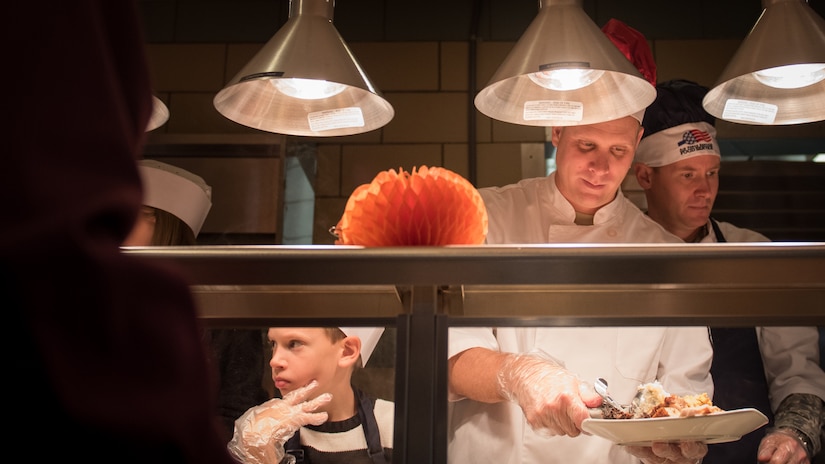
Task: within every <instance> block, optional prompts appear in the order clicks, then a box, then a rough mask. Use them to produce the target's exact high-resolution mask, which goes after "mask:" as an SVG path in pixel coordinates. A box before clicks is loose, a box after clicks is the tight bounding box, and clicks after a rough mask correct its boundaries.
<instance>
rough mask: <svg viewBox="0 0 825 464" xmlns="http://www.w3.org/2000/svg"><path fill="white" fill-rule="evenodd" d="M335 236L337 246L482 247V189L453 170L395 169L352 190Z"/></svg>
mask: <svg viewBox="0 0 825 464" xmlns="http://www.w3.org/2000/svg"><path fill="white" fill-rule="evenodd" d="M335 234H336V235H337V237H338V239H337V240H336V241H335V244H336V245H360V246H367V247H380V246H385V247H390V246H416V245H418V246H442V245H480V244H482V243H484V238H485V237H486V236H487V209H486V208H485V207H484V202H483V200H482V199H481V195H479V193H478V190H476V189H475V187H473V185H472V184H471V183H470V182H469V181H467V180H466V179H465V178H463V177H461V176H460V175H458V174H456V173H454V172H453V171H450V170H449V169H444V168H439V167H430V168H428V167H427V166H421V167H419V168H418V169H416V168H413V170H412V172H405V171H404V170H403V169H401V168H399V169H398V172H396V171H395V169H390V170H388V171H383V172H380V173H378V175H377V176H375V178H374V179H373V180H372V182H370V183H369V184H364V185H361V186H359V187H358V188H356V189H355V191H353V192H352V195H350V197H349V200H347V205H346V208H345V209H344V214H343V216H342V217H341V220H340V221H339V222H338V225H336V226H335Z"/></svg>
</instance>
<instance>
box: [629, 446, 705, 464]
mask: <svg viewBox="0 0 825 464" xmlns="http://www.w3.org/2000/svg"><path fill="white" fill-rule="evenodd" d="M625 450H626V451H627V452H628V453H630V454H632V455H633V456H636V457H637V458H639V459H641V460H642V462H643V463H644V464H665V463H668V464H669V463H673V464H699V463H701V462H702V458H703V457H705V455H706V454H708V445H706V444H704V443H702V442H699V441H686V442H682V443H656V442H654V443H653V446H626V447H625Z"/></svg>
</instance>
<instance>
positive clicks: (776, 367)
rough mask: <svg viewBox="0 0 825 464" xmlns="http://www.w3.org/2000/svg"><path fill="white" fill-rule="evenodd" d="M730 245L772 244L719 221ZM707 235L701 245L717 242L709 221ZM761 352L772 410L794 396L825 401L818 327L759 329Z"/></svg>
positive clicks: (718, 223) (758, 235)
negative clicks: (812, 397)
mask: <svg viewBox="0 0 825 464" xmlns="http://www.w3.org/2000/svg"><path fill="white" fill-rule="evenodd" d="M717 225H718V226H719V230H720V231H722V235H724V236H725V240H726V241H727V242H769V241H770V239H768V238H767V237H765V236H764V235H762V234H760V233H759V232H756V231H753V230H750V229H743V228H741V227H736V226H734V225H733V224H730V223H727V222H719V221H717ZM707 227H708V235H706V236H705V237H704V238H703V239H702V241H701V242H700V243H716V242H717V240H716V235H715V234H714V233H713V227H711V225H710V222H708V226H707ZM756 336H757V339H758V340H759V351H760V352H761V354H762V364H763V365H764V367H765V379H766V380H767V382H768V392H769V394H770V400H771V409H773V411H776V408H778V407H779V404H780V403H781V402H782V400H784V399H785V398H787V397H788V395H790V394H791V393H809V394H812V395H816V396H818V397H820V398H822V400H823V401H825V371H823V370H822V368H821V367H820V364H819V331H818V330H817V328H816V327H813V326H811V327H757V328H756Z"/></svg>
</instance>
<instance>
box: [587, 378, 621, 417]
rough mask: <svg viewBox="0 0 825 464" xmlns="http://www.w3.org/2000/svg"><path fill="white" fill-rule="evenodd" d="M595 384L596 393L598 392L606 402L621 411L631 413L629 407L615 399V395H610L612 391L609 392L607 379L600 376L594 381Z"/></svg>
mask: <svg viewBox="0 0 825 464" xmlns="http://www.w3.org/2000/svg"><path fill="white" fill-rule="evenodd" d="M593 386H594V387H595V388H596V393H598V394H599V396H601V397H602V399H603V400H604V402H605V403H607V404H608V405H610V406H611V407H613V408H615V409H618V410H619V411H622V412H625V413H629V411H630V408H629V407H627V406H622V405H621V404H619V402H618V401H616V400H614V399H613V397H612V396H610V393H608V392H607V380H605V379H603V378H601V377H600V378H598V379H596V381H595V382H594V383H593Z"/></svg>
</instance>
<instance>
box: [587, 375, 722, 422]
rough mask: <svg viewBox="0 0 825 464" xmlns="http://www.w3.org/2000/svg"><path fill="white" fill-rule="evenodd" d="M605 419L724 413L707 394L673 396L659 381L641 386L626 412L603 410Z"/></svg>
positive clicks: (610, 409)
mask: <svg viewBox="0 0 825 464" xmlns="http://www.w3.org/2000/svg"><path fill="white" fill-rule="evenodd" d="M602 409H603V412H604V418H605V419H650V418H654V417H690V416H704V415H707V414H713V413H716V412H722V409H721V408H719V407H718V406H714V405H713V402H712V401H711V399H710V397H709V396H708V394H707V393H700V394H696V395H684V396H679V395H672V394H670V393H668V392H667V391H665V389H664V387H663V386H662V384H661V383H659V382H658V381H654V382H650V383H646V384H643V385H639V387H638V392H637V394H636V397H635V398H634V399H633V402H632V403H631V404H630V406H629V407H628V408H627V410H625V411H620V410H617V409H615V408H604V407H603V408H602Z"/></svg>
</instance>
